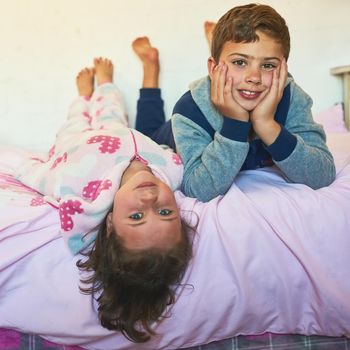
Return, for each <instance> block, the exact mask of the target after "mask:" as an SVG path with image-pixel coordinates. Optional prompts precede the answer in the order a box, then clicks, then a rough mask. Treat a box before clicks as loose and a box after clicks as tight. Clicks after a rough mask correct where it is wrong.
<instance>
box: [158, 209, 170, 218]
mask: <svg viewBox="0 0 350 350" xmlns="http://www.w3.org/2000/svg"><path fill="white" fill-rule="evenodd" d="M172 212H173V211H172V210H169V209H159V210H158V214H159V215H162V216H168V215H170V214H171V213H172Z"/></svg>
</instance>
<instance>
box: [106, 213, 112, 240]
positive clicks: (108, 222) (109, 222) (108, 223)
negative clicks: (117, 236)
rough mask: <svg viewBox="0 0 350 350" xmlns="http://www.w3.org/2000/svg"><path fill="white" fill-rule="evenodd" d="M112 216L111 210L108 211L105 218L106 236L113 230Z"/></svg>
mask: <svg viewBox="0 0 350 350" xmlns="http://www.w3.org/2000/svg"><path fill="white" fill-rule="evenodd" d="M112 216H113V212H110V213H109V214H108V215H107V219H106V227H107V236H109V235H110V234H111V233H112V232H113V223H112Z"/></svg>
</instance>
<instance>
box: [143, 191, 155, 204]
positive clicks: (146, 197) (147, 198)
mask: <svg viewBox="0 0 350 350" xmlns="http://www.w3.org/2000/svg"><path fill="white" fill-rule="evenodd" d="M139 199H140V201H141V202H143V203H153V202H154V201H156V200H157V191H156V190H154V189H148V190H144V191H142V192H141V193H140V194H139Z"/></svg>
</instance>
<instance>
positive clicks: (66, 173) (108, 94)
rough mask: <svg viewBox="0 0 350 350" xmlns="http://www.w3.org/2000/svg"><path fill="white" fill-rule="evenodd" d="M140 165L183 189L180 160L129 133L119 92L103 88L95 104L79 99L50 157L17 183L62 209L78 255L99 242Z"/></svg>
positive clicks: (25, 167)
mask: <svg viewBox="0 0 350 350" xmlns="http://www.w3.org/2000/svg"><path fill="white" fill-rule="evenodd" d="M135 159H137V160H140V161H142V162H144V163H145V164H146V165H148V166H149V167H150V168H151V170H152V172H153V174H154V175H155V176H157V177H158V178H159V179H160V180H162V181H163V182H165V183H166V184H167V185H168V186H169V187H170V188H171V189H172V190H176V189H178V188H179V186H180V184H181V180H182V175H183V166H182V162H181V159H180V157H179V156H178V155H177V154H176V153H174V152H173V151H172V150H171V149H164V148H162V147H161V146H159V145H158V144H157V143H155V142H154V141H152V140H151V139H150V138H148V137H146V136H145V135H143V134H141V133H140V132H138V131H137V130H134V129H131V128H129V127H127V119H126V113H125V109H124V107H123V103H122V98H121V96H120V93H119V91H118V90H117V88H116V87H115V86H114V85H113V84H103V85H101V86H99V87H98V88H97V89H96V90H95V92H94V94H93V96H92V98H91V99H90V100H87V99H85V98H83V97H79V98H78V99H76V100H75V101H74V102H73V104H72V106H71V108H70V111H69V115H68V120H67V122H66V123H65V125H64V126H63V127H62V129H61V130H60V131H59V133H58V134H57V138H56V142H55V145H54V146H53V147H52V148H51V149H50V151H49V152H48V154H47V155H46V156H43V157H32V158H30V159H29V160H28V161H26V162H24V163H23V164H22V165H21V166H20V167H19V169H18V170H17V173H16V177H17V179H18V180H20V181H21V182H22V183H24V184H25V185H27V186H29V187H31V188H33V189H35V190H36V191H38V192H40V193H42V194H44V195H45V200H46V201H47V202H48V203H50V204H51V205H53V206H55V207H57V208H58V209H59V215H60V221H61V232H62V235H63V237H64V239H65V241H66V243H67V245H68V247H69V249H70V250H71V252H72V253H73V254H76V253H78V252H80V251H81V250H82V249H84V248H86V247H87V246H88V245H89V244H90V243H91V242H92V241H94V239H95V237H96V232H97V226H98V225H99V223H100V222H101V221H102V220H103V219H104V218H105V216H106V214H107V213H108V212H109V211H110V209H111V207H112V204H113V200H114V196H115V193H116V191H117V190H118V188H119V186H120V181H121V177H122V174H123V173H124V171H125V169H126V168H127V167H128V166H129V164H130V162H131V161H132V160H135Z"/></svg>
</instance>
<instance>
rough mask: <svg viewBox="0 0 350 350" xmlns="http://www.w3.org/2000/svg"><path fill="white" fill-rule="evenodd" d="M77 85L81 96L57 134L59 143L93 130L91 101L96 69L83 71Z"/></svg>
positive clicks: (79, 75) (73, 103) (74, 103)
mask: <svg viewBox="0 0 350 350" xmlns="http://www.w3.org/2000/svg"><path fill="white" fill-rule="evenodd" d="M76 85H77V89H78V95H79V96H78V97H77V98H76V99H75V100H74V101H73V102H72V104H71V106H70V108H69V111H68V118H67V121H66V122H65V124H64V125H63V126H62V128H61V129H60V131H59V132H58V133H57V141H58V139H62V138H64V139H66V138H69V137H71V136H72V135H75V134H77V133H81V132H83V131H84V130H87V129H89V128H91V117H90V111H89V109H90V106H89V100H90V97H91V95H92V93H93V90H94V69H93V68H84V69H82V70H81V71H80V72H79V73H78V75H77V77H76ZM57 141H56V143H57Z"/></svg>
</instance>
